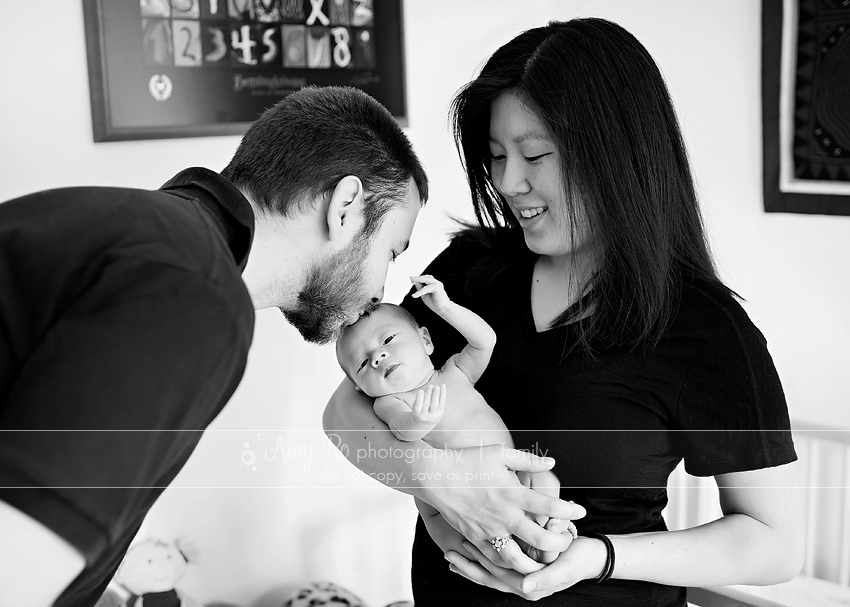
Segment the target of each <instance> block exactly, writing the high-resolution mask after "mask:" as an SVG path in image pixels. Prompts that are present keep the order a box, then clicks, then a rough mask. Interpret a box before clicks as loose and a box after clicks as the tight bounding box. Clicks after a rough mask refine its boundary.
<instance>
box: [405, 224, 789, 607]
mask: <svg viewBox="0 0 850 607" xmlns="http://www.w3.org/2000/svg"><path fill="white" fill-rule="evenodd" d="M513 240H514V241H516V240H517V239H515V238H514V239H513ZM511 247H512V248H511V250H509V251H507V252H504V251H503V254H508V255H510V256H511V257H510V259H511V261H510V262H509V264H508V265H507V267H506V268H505V269H504V270H503V271H502V272H501V273H500V274H498V275H497V276H496V277H495V278H492V280H490V281H485V280H468V277H469V276H470V274H471V273H472V269H473V268H475V267H481V266H487V265H489V262H488V260H491V259H492V256H493V254H492V253H491V252H490V251H489V250H488V249H487V248H486V247H484V246H482V244H480V242H479V241H477V240H476V239H474V238H472V237H470V236H469V235H464V236H461V237H459V238H457V239H455V240H454V241H453V243H452V244H451V245H450V246H449V247H448V249H446V250H445V251H444V252H443V253H441V254H440V255H439V256H438V257H437V258H436V259H435V260H434V262H432V263H431V265H430V266H429V267H428V269H427V270H426V271H425V273H429V274H433V275H434V276H435V277H437V278H438V279H439V280H441V281H443V283H444V284H445V287H446V291H447V293H448V295H449V297H451V298H452V299H453V300H454V301H456V302H457V303H459V304H460V305H463V306H466V307H468V308H470V309H472V310H473V311H475V312H477V313H478V314H479V315H481V316H482V317H483V318H484V320H486V321H487V322H488V323H490V325H491V326H492V327H493V329H494V330H495V332H496V335H497V343H496V347H495V351H494V353H493V356H492V359H491V362H490V364H489V365H488V367H487V370H486V372H485V373H484V375H483V376H482V377H481V379H480V381H479V382H478V383H477V384H476V388H477V389H478V391H479V392H480V393H481V394H482V395H483V396H484V397H485V398H486V399H487V402H488V403H489V404H490V406H491V407H492V408H493V409H495V410H496V412H498V413H499V415H501V417H502V419H503V420H504V421H505V424H506V425H507V426H508V428H509V429H510V430H511V434H512V436H513V438H514V442H515V444H516V446H517V448H519V449H527V450H530V451H532V452H534V453H537V454H539V455H544V456H550V457H554V458H555V460H556V462H557V463H556V465H555V468H554V469H553V472H554V473H555V474H556V475H557V476H558V478H559V480H560V482H561V486H562V489H561V497H562V498H563V499H570V500H573V501H575V502H577V503H579V504H581V505H582V506H584V507H585V508H586V509H587V516H586V517H585V518H584V519H581V520H578V521H576V525H577V527H578V530H579V534H582V532H601V533H611V534H624V533H637V532H644V531H659V530H664V529H666V526H665V524H664V520H663V519H662V517H661V511H662V510H663V509H664V507H665V506H666V504H667V492H666V486H667V479H668V476H669V475H670V472H671V471H672V470H673V469H674V468H675V467H676V466H677V465H678V463H679V462H680V461H681V460H682V459H684V461H685V467H686V470H687V471H688V472H690V473H691V474H694V475H697V476H713V475H717V474H723V473H731V472H738V471H743V470H754V469H760V468H765V467H771V466H777V465H780V464H785V463H788V462H791V461H794V460H795V459H796V455H795V452H794V446H793V443H792V440H791V435H790V425H789V420H788V412H787V407H786V403H785V398H784V395H783V392H782V386H781V384H780V381H779V378H778V376H777V373H776V370H775V368H774V365H773V361H772V360H771V358H770V355H769V354H768V351H767V348H766V342H765V339H764V337H763V336H762V334H761V333H760V332H759V330H758V329H757V328H756V327H755V326H754V325H753V324H752V322H751V321H750V320H749V318H748V317H747V315H746V313H745V312H744V310H743V309H742V308H741V306H740V305H739V304H738V303H737V302H736V301H735V299H734V298H733V297H732V296H731V295H730V294H728V293H727V292H726V291H725V290H724V289H722V288H720V287H718V286H716V285H710V284H707V283H703V282H692V283H690V284H686V285H685V286H684V289H683V291H682V293H681V301H680V306H679V310H678V313H677V315H676V317H675V319H674V321H673V322H672V324H671V326H670V328H669V330H668V331H667V333H666V335H665V337H664V338H663V339H662V341H661V343H659V345H658V346H657V347H655V348H652V349H650V350H648V351H636V352H629V351H627V350H626V349H607V350H602V351H599V352H597V360H596V361H593V360H590V359H589V358H588V357H587V356H586V355H585V354H583V353H582V351H581V350H580V348H573V349H571V348H570V346H571V345H572V344H573V343H574V340H575V338H576V336H575V327H573V326H566V327H560V328H555V329H550V330H547V331H543V332H537V330H536V329H535V326H534V320H533V317H532V313H531V298H530V292H531V281H532V271H533V267H534V262H535V259H536V256H535V255H534V254H532V253H531V252H530V251H528V249H527V248H526V247H525V246H524V245H523V244H521V236H520V243H518V244H513V245H511ZM403 305H404V306H405V307H406V308H407V309H409V310H410V311H411V312H412V313H413V314H414V316H416V318H417V319H418V320H419V321H420V322H421V323H422V324H423V325H424V326H426V327H427V328H428V329H429V331H430V333H431V337H432V338H433V340H434V344H435V348H436V350H435V353H434V362H435V365H437V366H439V365H441V364H442V362H443V360H444V359H445V358H446V357H448V356H450V355H451V354H453V353H454V352H458V351H460V349H461V348H462V347H463V345H464V340H463V338H462V337H461V336H460V335H459V334H458V333H457V332H456V331H455V330H454V329H452V328H451V327H450V326H448V325H447V324H446V323H445V322H444V321H442V320H441V319H440V318H438V317H437V316H435V315H434V314H433V313H432V312H430V310H428V309H427V308H426V307H425V306H424V304H422V302H421V300H414V299H412V298H411V297H410V296H409V295H408V297H407V298H406V299H405V301H404V303H403ZM412 573H413V591H414V599H415V601H416V607H429V606H431V605H465V606H466V605H469V606H471V605H487V606H496V605H499V606H502V605H525V604H526V601H525V600H524V599H520V598H518V597H515V596H514V595H508V594H504V593H501V592H497V591H494V590H491V589H489V588H485V587H483V586H479V585H477V584H474V583H473V582H469V581H467V580H466V579H464V578H463V577H461V576H459V575H457V574H455V573H451V572H450V571H449V568H448V566H447V564H446V561H445V560H444V559H443V557H442V553H441V551H440V549H439V548H438V547H437V546H436V545H435V544H434V543H433V541H432V540H431V539H430V537H429V536H428V533H427V531H426V529H425V527H424V525H423V524H422V521H421V520H420V521H419V523H418V526H417V529H416V539H415V541H414V547H413V572H412ZM685 601H686V599H685V589H684V588H678V587H672V586H664V585H660V584H652V583H647V582H638V581H628V580H609V581H608V582H605V583H603V584H595V583H593V582H589V581H584V582H581V583H579V584H577V585H576V586H574V587H573V588H571V589H568V590H566V591H563V592H560V593H557V594H555V595H553V596H551V597H548V598H546V599H542V600H540V601H539V602H538V603H536V604H537V605H570V606H576V605H580V606H583V607H586V606H598V607H612V606H619V605H639V606H664V607H669V606H674V605H675V606H683V605H685Z"/></svg>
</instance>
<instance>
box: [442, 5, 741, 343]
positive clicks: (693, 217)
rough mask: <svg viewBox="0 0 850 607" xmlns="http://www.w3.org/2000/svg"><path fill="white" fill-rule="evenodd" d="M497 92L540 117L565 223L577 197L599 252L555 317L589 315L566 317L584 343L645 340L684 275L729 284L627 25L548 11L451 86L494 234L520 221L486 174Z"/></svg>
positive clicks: (465, 152) (667, 105)
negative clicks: (575, 298) (589, 275)
mask: <svg viewBox="0 0 850 607" xmlns="http://www.w3.org/2000/svg"><path fill="white" fill-rule="evenodd" d="M505 92H513V93H514V94H516V95H517V97H518V99H520V100H521V101H522V102H523V103H525V104H527V106H528V107H529V108H530V109H531V110H532V111H533V112H534V113H535V114H536V115H537V117H538V118H539V119H540V121H541V122H542V123H543V124H544V125H545V126H546V128H548V130H549V134H550V136H551V138H552V140H553V142H554V143H555V144H556V145H557V147H558V152H559V155H560V159H561V164H562V166H561V174H562V176H563V179H564V198H565V200H566V201H567V205H568V206H569V207H570V208H569V213H570V218H571V224H572V229H573V230H575V226H576V209H579V208H581V207H583V209H584V211H585V213H586V221H588V222H589V224H590V229H591V231H592V233H593V235H594V238H595V243H596V245H597V246H598V250H599V254H600V259H599V260H598V261H599V265H598V267H597V268H596V274H595V275H594V277H593V279H592V280H591V282H590V284H589V285H588V289H587V291H586V293H585V297H582V298H581V300H580V301H579V302H578V303H576V304H575V305H573V306H571V307H570V308H569V309H566V310H565V311H564V312H563V313H562V314H561V316H560V317H559V318H558V319H557V320H556V321H555V322H554V323H553V325H555V326H557V325H561V324H566V323H570V322H572V321H574V320H576V319H578V318H582V317H583V316H586V318H585V319H584V320H582V322H580V323H576V325H575V326H576V327H577V330H578V331H579V343H580V344H581V345H583V346H584V347H585V349H587V350H588V351H592V350H594V349H596V348H597V347H612V346H614V347H626V348H628V349H636V348H641V347H647V346H652V345H654V344H656V343H657V342H658V341H659V340H660V339H661V337H662V335H663V334H664V331H665V330H666V328H667V327H668V325H669V323H670V321H671V319H672V317H673V315H674V314H675V312H676V309H677V306H678V296H679V293H680V292H681V288H682V282H683V279H688V280H690V279H693V278H699V279H703V280H706V281H709V282H711V283H715V284H718V285H720V286H722V287H723V288H724V289H725V288H726V287H725V286H723V285H722V282H721V281H720V279H719V278H718V276H717V273H716V270H715V268H714V265H713V262H712V259H711V255H710V253H709V250H708V244H707V242H706V238H705V232H704V229H703V225H702V219H701V217H700V212H699V204H698V202H697V198H696V193H695V190H694V184H693V177H692V175H691V169H690V164H689V162H688V157H687V153H686V151H685V146H684V142H683V140H682V135H681V131H680V128H679V123H678V120H677V119H676V113H675V111H674V109H673V104H672V101H671V99H670V95H669V93H668V91H667V87H666V85H665V84H664V79H663V78H662V76H661V72H660V71H659V69H658V67H657V66H656V64H655V62H654V61H653V59H652V57H651V56H650V55H649V53H648V52H647V51H646V49H645V48H644V47H643V46H642V45H641V44H640V42H638V41H637V39H636V38H635V37H634V36H632V35H631V34H630V33H629V32H627V31H626V30H624V29H623V28H622V27H620V26H619V25H617V24H615V23H611V22H610V21H605V20H602V19H574V20H572V21H567V22H556V21H553V22H550V23H549V24H548V25H546V26H544V27H538V28H534V29H531V30H528V31H526V32H524V33H522V34H520V35H519V36H517V37H516V38H514V39H513V40H511V41H510V42H508V43H507V44H505V45H504V46H502V47H501V48H500V49H499V50H497V51H496V52H495V53H494V54H493V55H492V56H491V57H490V59H489V60H488V61H487V63H486V65H485V66H484V67H483V69H482V70H481V73H480V74H479V76H478V77H477V78H475V80H473V81H472V82H470V83H469V84H468V85H466V86H465V87H464V88H463V89H462V90H461V91H460V92H459V93H458V94H457V96H456V97H455V99H454V102H453V104H452V117H453V126H454V135H455V141H456V144H457V147H458V152H459V154H460V156H461V161H462V162H463V165H464V168H465V170H466V173H467V179H468V180H469V185H470V188H471V190H472V198H473V203H474V206H475V215H476V217H477V219H478V222H479V224H480V225H481V226H482V228H483V230H484V232H485V234H489V235H490V236H494V237H498V233H499V232H502V231H504V230H505V229H507V230H509V231H515V230H519V229H520V228H519V225H518V222H517V221H516V218H515V217H514V215H513V213H512V212H511V210H510V208H509V207H508V205H507V203H506V201H505V200H504V198H503V197H502V196H501V195H500V194H499V192H498V191H497V190H496V187H495V185H494V183H493V181H492V179H491V175H490V160H491V155H490V150H489V129H490V104H491V103H492V102H493V100H494V99H496V98H497V97H498V96H499V95H501V94H502V93H505ZM578 205H581V207H579V206H578ZM565 307H566V306H565ZM588 313H589V314H588Z"/></svg>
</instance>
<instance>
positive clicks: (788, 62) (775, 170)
mask: <svg viewBox="0 0 850 607" xmlns="http://www.w3.org/2000/svg"><path fill="white" fill-rule="evenodd" d="M848 53H850V2H846V1H845V0H762V74H761V76H762V125H763V161H764V166H763V180H764V184H763V190H764V209H765V211H767V212H775V213H806V214H821V215H850V129H848V128H847V124H848V121H847V119H846V116H844V114H846V109H844V108H850V94H848V93H847V87H846V85H844V86H841V85H840V84H838V85H836V82H837V80H840V79H841V78H844V79H847V78H850V74H848V73H847V68H846V66H847V60H848V58H850V57H848ZM836 59H840V61H836ZM783 60H784V62H783ZM836 66H838V67H836ZM842 95H843V98H842V97H841V96H842ZM783 97H784V99H783ZM836 108H838V110H836ZM836 112H837V113H836ZM783 129H784V133H783ZM841 142H846V145H845V144H844V143H841Z"/></svg>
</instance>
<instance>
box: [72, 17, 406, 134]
mask: <svg viewBox="0 0 850 607" xmlns="http://www.w3.org/2000/svg"><path fill="white" fill-rule="evenodd" d="M242 9H244V10H242ZM275 9H277V12H275ZM240 10H241V12H240ZM83 14H84V23H85V37H86V50H87V57H88V72H89V90H90V94H91V111H92V131H93V137H94V141H95V142H103V141H122V140H135V139H163V138H175V137H203V136H216V135H241V134H243V133H244V132H245V130H246V129H247V128H248V126H249V125H250V124H251V122H252V121H253V120H254V119H256V117H257V116H259V115H260V114H261V113H262V112H263V111H264V110H265V109H266V108H268V107H270V106H272V105H274V103H276V102H277V101H279V100H280V99H282V98H283V97H285V96H286V95H288V94H289V93H291V92H293V91H295V90H298V89H300V88H302V87H304V86H310V85H316V86H329V85H346V86H354V87H357V88H360V89H362V90H364V91H365V92H367V93H369V94H370V95H371V96H373V97H374V98H376V99H377V100H378V101H380V102H381V103H383V104H384V106H386V107H387V109H388V110H389V111H390V112H391V113H392V114H393V116H394V117H395V118H396V119H397V120H398V121H399V123H401V124H402V126H406V125H407V102H406V87H405V73H404V40H403V19H402V3H401V0H83ZM299 49H300V50H299ZM275 50H276V52H277V55H276V56H275V53H274V52H273V51H275Z"/></svg>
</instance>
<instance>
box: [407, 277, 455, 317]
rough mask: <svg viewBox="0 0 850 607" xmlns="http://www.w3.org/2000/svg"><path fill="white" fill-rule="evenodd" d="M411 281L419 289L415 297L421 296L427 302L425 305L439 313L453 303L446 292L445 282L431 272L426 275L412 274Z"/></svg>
mask: <svg viewBox="0 0 850 607" xmlns="http://www.w3.org/2000/svg"><path fill="white" fill-rule="evenodd" d="M410 282H412V283H413V284H414V285H415V286H416V289H417V290H416V293H414V294H413V297H414V298H417V297H421V298H422V301H423V302H425V305H426V306H428V307H429V308H431V309H432V310H433V311H434V312H436V313H437V314H439V313H440V311H441V310H445V309H446V307H447V306H448V305H449V304H450V303H452V302H451V300H450V299H449V296H448V295H447V294H446V289H445V287H443V283H441V282H440V281H439V280H437V279H436V278H434V277H433V276H431V275H430V274H425V275H424V276H411V277H410Z"/></svg>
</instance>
